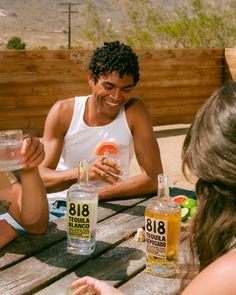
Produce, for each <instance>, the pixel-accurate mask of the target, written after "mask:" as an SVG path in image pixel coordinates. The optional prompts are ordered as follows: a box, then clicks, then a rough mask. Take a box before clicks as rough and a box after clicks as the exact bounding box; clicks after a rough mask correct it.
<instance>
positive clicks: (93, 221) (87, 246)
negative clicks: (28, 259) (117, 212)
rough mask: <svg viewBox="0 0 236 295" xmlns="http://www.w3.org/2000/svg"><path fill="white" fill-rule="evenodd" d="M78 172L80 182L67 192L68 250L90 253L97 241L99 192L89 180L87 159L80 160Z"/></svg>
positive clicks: (81, 253) (77, 252) (82, 253)
mask: <svg viewBox="0 0 236 295" xmlns="http://www.w3.org/2000/svg"><path fill="white" fill-rule="evenodd" d="M78 172H79V173H78V182H77V183H75V184H73V185H72V186H71V187H70V188H69V189H68V192H67V251H68V252H69V253H72V254H80V255H89V254H91V253H92V252H93V251H94V249H95V243H96V226H97V206H98V193H97V189H96V187H95V186H94V185H92V184H90V183H89V182H88V169H87V161H81V162H80V164H79V171H78ZM82 176H83V177H82ZM82 178H83V179H82ZM84 178H85V180H84Z"/></svg>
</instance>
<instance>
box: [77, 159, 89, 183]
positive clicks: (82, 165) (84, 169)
mask: <svg viewBox="0 0 236 295" xmlns="http://www.w3.org/2000/svg"><path fill="white" fill-rule="evenodd" d="M81 182H84V183H88V162H87V161H86V160H84V161H80V162H79V167H78V178H77V183H81Z"/></svg>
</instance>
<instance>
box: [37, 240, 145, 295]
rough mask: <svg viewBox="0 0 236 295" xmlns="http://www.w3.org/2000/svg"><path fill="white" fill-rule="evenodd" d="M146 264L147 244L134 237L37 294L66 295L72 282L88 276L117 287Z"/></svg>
mask: <svg viewBox="0 0 236 295" xmlns="http://www.w3.org/2000/svg"><path fill="white" fill-rule="evenodd" d="M145 264H146V256H145V243H138V242H136V241H135V238H134V237H132V238H130V239H129V240H128V241H125V242H124V243H121V244H120V245H119V246H118V247H116V248H114V249H112V250H110V251H108V252H106V253H105V254H103V255H101V256H99V257H97V258H95V259H91V260H89V261H87V262H86V263H84V264H82V265H81V266H80V267H78V268H77V269H76V270H75V271H73V272H72V273H70V274H68V275H67V276H65V277H63V278H62V279H60V280H58V281H56V282H55V283H53V284H51V285H50V286H49V287H46V288H44V289H42V290H41V291H39V292H37V293H36V295H58V294H65V293H66V289H67V287H68V286H69V285H70V284H71V283H72V282H74V281H75V280H76V279H78V278H79V277H83V276H86V275H89V276H93V277H96V278H97V279H99V280H105V281H107V283H109V284H111V285H112V286H116V285H118V284H121V283H122V282H124V281H125V280H127V279H129V278H130V277H133V276H134V275H135V274H137V273H139V272H140V271H142V270H143V269H144V268H145Z"/></svg>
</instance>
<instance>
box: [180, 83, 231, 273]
mask: <svg viewBox="0 0 236 295" xmlns="http://www.w3.org/2000/svg"><path fill="white" fill-rule="evenodd" d="M182 159H183V172H184V174H185V176H186V177H187V170H188V171H190V172H191V173H193V174H194V175H196V176H197V178H198V181H197V183H196V194H197V199H198V205H197V213H196V215H195V217H194V219H193V220H192V225H191V235H190V245H191V248H192V250H193V253H194V254H195V255H196V256H197V258H198V259H199V262H200V270H202V269H203V268H205V267H206V266H207V265H209V264H210V263H211V262H212V261H214V260H215V259H217V258H218V257H220V256H221V255H223V254H225V253H226V252H228V251H229V250H230V249H231V248H233V247H234V248H235V247H236V83H235V82H230V83H228V84H226V85H224V86H223V87H222V88H220V89H219V90H217V91H216V92H215V93H214V94H213V95H212V96H211V97H210V98H209V99H208V100H207V101H206V103H205V104H204V105H203V106H202V107H201V109H200V110H199V111H198V113H197V115H196V118H195V119H194V121H193V123H192V125H191V127H190V129H189V132H188V133H187V136H186V139H185V141H184V145H183V153H182Z"/></svg>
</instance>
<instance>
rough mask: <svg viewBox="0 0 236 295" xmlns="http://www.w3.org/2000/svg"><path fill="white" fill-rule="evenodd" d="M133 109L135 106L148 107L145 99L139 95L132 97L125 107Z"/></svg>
mask: <svg viewBox="0 0 236 295" xmlns="http://www.w3.org/2000/svg"><path fill="white" fill-rule="evenodd" d="M130 108H131V109H133V108H144V109H146V105H145V103H144V101H143V100H142V99H141V98H139V97H131V98H130V99H129V100H128V101H127V103H126V104H125V109H126V110H128V109H130Z"/></svg>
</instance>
